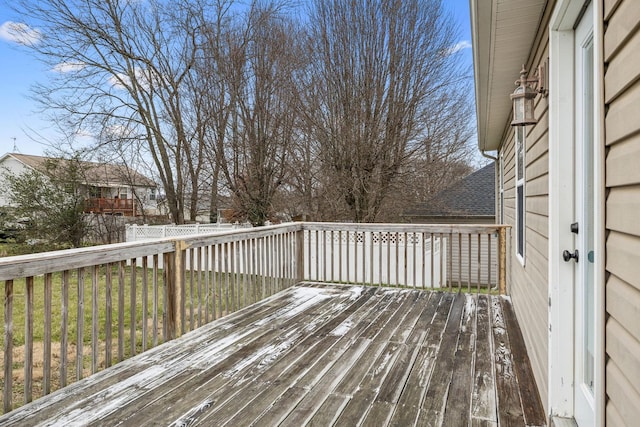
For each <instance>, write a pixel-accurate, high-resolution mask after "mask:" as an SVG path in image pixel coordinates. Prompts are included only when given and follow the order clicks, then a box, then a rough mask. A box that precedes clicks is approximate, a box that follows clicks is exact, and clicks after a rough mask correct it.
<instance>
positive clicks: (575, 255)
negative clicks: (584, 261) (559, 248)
mask: <svg viewBox="0 0 640 427" xmlns="http://www.w3.org/2000/svg"><path fill="white" fill-rule="evenodd" d="M571 258H573V259H575V260H576V262H578V250H577V249H576V250H575V251H574V252H573V253H572V252H569V251H568V250H566V249H565V250H564V251H563V252H562V259H564V262H569V261H571Z"/></svg>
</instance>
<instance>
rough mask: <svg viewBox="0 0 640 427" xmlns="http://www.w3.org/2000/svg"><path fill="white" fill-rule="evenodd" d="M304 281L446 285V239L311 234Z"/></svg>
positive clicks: (417, 235) (386, 234) (409, 235)
mask: <svg viewBox="0 0 640 427" xmlns="http://www.w3.org/2000/svg"><path fill="white" fill-rule="evenodd" d="M304 246H305V247H304V254H305V255H304V256H305V259H306V260H307V262H306V263H305V268H306V271H305V278H307V279H309V280H316V281H320V280H321V281H331V282H336V281H337V282H346V283H369V284H379V285H395V286H397V285H404V286H412V287H416V286H419V287H429V288H430V287H433V288H439V287H441V286H443V284H444V283H446V280H447V279H446V277H447V260H446V253H447V251H446V238H442V237H438V236H434V235H431V234H429V233H421V232H388V231H350V230H349V229H348V228H346V229H345V230H310V231H308V232H306V233H305V244H304Z"/></svg>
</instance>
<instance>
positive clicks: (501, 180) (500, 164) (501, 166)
mask: <svg viewBox="0 0 640 427" xmlns="http://www.w3.org/2000/svg"><path fill="white" fill-rule="evenodd" d="M498 174H499V176H498V197H499V199H498V200H499V202H498V203H499V206H498V209H499V215H500V216H499V218H500V224H504V152H502V151H501V152H500V161H499V162H498Z"/></svg>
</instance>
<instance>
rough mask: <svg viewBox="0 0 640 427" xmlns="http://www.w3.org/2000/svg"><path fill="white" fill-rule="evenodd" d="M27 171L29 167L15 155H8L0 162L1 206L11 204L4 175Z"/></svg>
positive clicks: (15, 174)
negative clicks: (14, 156) (15, 157)
mask: <svg viewBox="0 0 640 427" xmlns="http://www.w3.org/2000/svg"><path fill="white" fill-rule="evenodd" d="M26 171H27V167H26V166H25V165H23V164H22V163H21V162H19V161H17V160H16V159H14V158H13V157H10V156H7V157H6V158H5V159H4V161H3V162H2V163H0V207H3V206H9V204H10V200H9V198H8V192H7V188H6V186H7V183H6V182H5V179H4V178H3V175H5V174H10V175H14V176H17V175H20V174H22V173H24V172H26Z"/></svg>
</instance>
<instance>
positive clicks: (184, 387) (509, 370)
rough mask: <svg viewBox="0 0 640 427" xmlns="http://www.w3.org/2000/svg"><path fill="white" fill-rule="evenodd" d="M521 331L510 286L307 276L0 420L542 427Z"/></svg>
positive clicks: (2, 422)
mask: <svg viewBox="0 0 640 427" xmlns="http://www.w3.org/2000/svg"><path fill="white" fill-rule="evenodd" d="M517 328H518V326H517V321H516V319H515V316H514V315H513V312H512V311H511V307H510V303H509V301H508V300H506V299H504V298H502V297H491V296H486V295H464V294H453V293H441V292H428V291H418V290H412V289H397V288H394V289H390V288H374V287H360V286H345V285H332V284H317V283H315V284H313V285H310V286H305V285H304V284H301V285H298V286H296V287H293V288H291V289H288V290H286V291H283V292H281V293H279V294H276V295H274V296H273V297H271V298H268V299H267V300H264V301H262V302H259V303H257V304H254V305H251V306H249V307H247V308H246V309H244V310H241V311H239V312H237V313H234V314H233V315H230V316H227V317H224V318H222V319H218V320H216V321H214V322H212V323H210V324H208V325H205V326H203V327H202V328H199V329H197V330H195V331H193V332H190V333H188V334H186V335H185V336H183V337H181V338H179V339H177V340H174V341H171V342H169V343H166V344H163V345H161V346H159V347H156V348H154V349H151V350H149V351H147V352H145V353H143V354H140V355H138V356H136V357H134V358H131V359H129V360H127V361H125V362H122V363H120V364H118V365H116V366H114V367H111V368H108V369H106V370H104V371H102V372H100V373H98V374H96V375H93V376H91V377H89V378H86V379H84V380H81V381H79V382H77V383H74V384H72V385H71V386H69V387H67V388H65V389H62V390H59V391H57V392H55V393H53V394H51V395H49V396H46V397H44V398H42V399H39V400H36V401H35V402H33V403H31V404H28V405H25V406H24V407H22V408H19V409H17V410H15V411H13V412H10V413H9V414H6V415H4V416H3V417H1V418H0V425H40V424H47V425H69V424H76V425H86V424H100V425H115V424H119V423H120V424H123V425H136V426H138V425H140V426H143V425H176V426H177V425H181V426H187V425H189V426H191V425H202V426H209V425H220V426H223V425H228V426H244V425H282V426H300V425H314V426H325V425H336V426H342V425H354V426H355V425H394V426H404V425H413V424H415V423H417V424H418V425H438V426H439V425H465V424H470V425H477V426H484V425H486V426H492V425H498V424H500V425H526V422H529V423H536V424H543V421H544V414H543V412H542V409H541V405H540V404H539V398H538V397H537V396H530V397H527V396H528V395H529V394H531V393H535V383H534V382H533V377H532V374H531V369H530V366H529V364H528V359H527V357H526V353H525V354H522V353H523V352H524V351H525V349H524V345H523V344H522V338H521V334H520V332H519V330H518V329H517ZM512 343H513V344H512ZM512 345H513V347H512ZM519 384H523V385H524V387H523V388H520V386H519ZM522 402H526V404H524V405H523V403H522Z"/></svg>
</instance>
